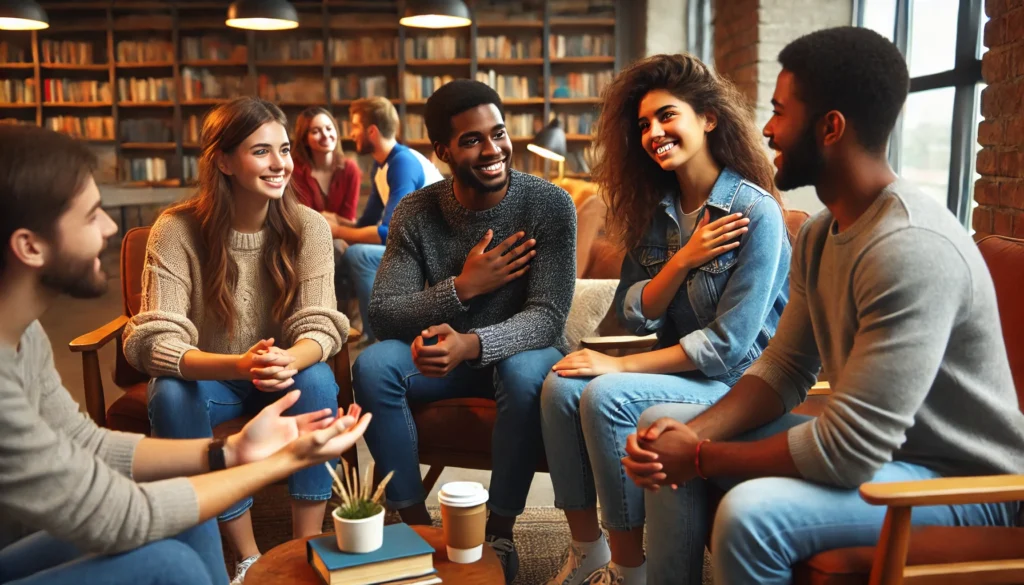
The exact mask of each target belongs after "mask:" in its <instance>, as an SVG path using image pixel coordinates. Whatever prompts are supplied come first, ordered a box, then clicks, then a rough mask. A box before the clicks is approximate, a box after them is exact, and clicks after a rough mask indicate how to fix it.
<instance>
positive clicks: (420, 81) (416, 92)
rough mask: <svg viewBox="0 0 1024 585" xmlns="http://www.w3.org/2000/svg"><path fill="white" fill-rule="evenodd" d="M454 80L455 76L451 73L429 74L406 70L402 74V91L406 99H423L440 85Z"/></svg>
mask: <svg viewBox="0 0 1024 585" xmlns="http://www.w3.org/2000/svg"><path fill="white" fill-rule="evenodd" d="M454 80H455V77H453V76H451V75H436V76H430V75H416V74H415V73H409V72H406V73H404V74H403V75H402V91H403V93H404V95H405V99H407V100H424V99H427V98H428V97H430V94H432V93H434V92H435V91H437V90H438V88H440V87H441V86H442V85H444V84H446V83H448V82H449V81H454Z"/></svg>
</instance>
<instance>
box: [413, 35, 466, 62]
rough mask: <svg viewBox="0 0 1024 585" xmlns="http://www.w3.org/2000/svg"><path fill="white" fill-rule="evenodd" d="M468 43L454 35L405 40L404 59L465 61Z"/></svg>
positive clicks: (423, 36) (426, 36)
mask: <svg viewBox="0 0 1024 585" xmlns="http://www.w3.org/2000/svg"><path fill="white" fill-rule="evenodd" d="M468 45H469V43H468V42H467V41H466V38H465V37H461V36H460V37H457V36H454V35H448V34H445V35H418V36H414V37H409V38H407V39H405V58H406V59H434V60H444V59H467V58H469V50H468V49H469V47H468Z"/></svg>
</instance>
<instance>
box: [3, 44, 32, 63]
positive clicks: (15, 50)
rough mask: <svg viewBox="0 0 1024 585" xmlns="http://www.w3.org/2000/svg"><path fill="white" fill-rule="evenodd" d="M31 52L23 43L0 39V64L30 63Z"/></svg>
mask: <svg viewBox="0 0 1024 585" xmlns="http://www.w3.org/2000/svg"><path fill="white" fill-rule="evenodd" d="M31 62H32V53H31V51H29V49H28V48H27V47H25V46H24V45H17V44H14V43H9V42H7V41H0V64H2V65H10V64H16V63H31Z"/></svg>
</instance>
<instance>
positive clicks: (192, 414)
mask: <svg viewBox="0 0 1024 585" xmlns="http://www.w3.org/2000/svg"><path fill="white" fill-rule="evenodd" d="M285 123H286V119H285V117H284V114H282V113H281V110H280V109H278V108H277V106H275V105H274V104H271V103H270V102H266V101H263V100H260V99H257V98H251V97H246V98H238V99H236V100H234V101H232V102H230V103H228V104H225V105H223V106H220V107H218V108H216V109H214V110H213V111H211V112H210V113H209V115H208V116H207V117H206V120H205V122H204V123H203V130H202V136H201V142H202V147H203V152H202V156H201V159H200V163H199V175H200V176H199V189H198V191H197V194H196V196H195V197H193V198H192V199H190V200H188V201H186V202H184V203H182V204H180V205H178V206H175V207H173V208H171V209H169V210H167V211H165V212H164V213H163V214H162V215H161V216H160V218H159V219H158V220H157V221H156V224H155V225H154V226H153V230H152V232H151V233H150V237H149V244H148V247H147V250H146V267H145V271H144V273H143V293H142V308H141V310H140V312H139V314H137V315H136V316H135V317H134V318H132V320H131V322H130V323H129V325H128V326H127V327H126V328H125V333H124V350H125V356H126V357H127V358H128V361H129V362H130V363H131V364H132V365H133V366H134V367H136V368H138V369H140V370H143V371H145V372H147V373H148V374H150V375H151V376H153V381H152V382H151V383H150V387H149V416H150V422H151V423H152V428H153V434H154V436H157V437H169V438H195V437H209V436H211V435H212V430H213V427H215V426H216V425H218V424H220V423H222V422H225V421H227V420H230V419H233V418H236V417H239V416H241V415H243V414H245V413H250V412H257V411H258V410H259V409H260V408H262V407H263V406H264V405H266V404H269V403H270V402H273V401H274V400H276V399H277V398H279V397H281V396H282V395H283V394H284V393H285V391H286V390H289V389H293V388H298V389H301V390H302V394H301V397H300V398H299V400H298V402H296V404H295V405H294V406H293V407H292V408H291V409H290V411H289V414H299V413H306V412H315V411H318V410H321V409H324V408H330V409H331V410H332V411H336V409H337V393H338V386H337V384H336V383H335V382H334V376H333V375H332V373H331V371H330V368H329V367H328V366H327V365H326V364H325V363H324V362H325V361H326V360H327V359H328V358H329V357H330V356H332V355H334V354H335V353H337V352H338V351H339V349H340V348H341V346H342V344H343V343H344V342H345V340H346V337H347V335H348V328H349V323H348V319H347V318H346V317H345V316H344V315H342V314H341V313H339V312H338V311H337V310H336V300H335V296H334V274H333V272H334V268H333V267H334V259H333V248H332V243H331V233H330V229H329V228H328V226H327V222H326V221H325V220H324V219H323V218H322V217H321V216H320V215H319V214H317V213H316V212H314V211H312V210H309V209H307V208H305V207H303V206H300V205H298V204H297V203H296V202H295V199H294V195H293V194H292V193H291V191H290V189H289V188H288V180H289V179H290V177H291V173H292V159H291V155H290V151H289V149H290V145H289V142H288V132H287V130H286V129H285ZM288 487H289V492H290V494H291V496H292V531H293V533H294V536H295V537H302V536H308V535H312V534H317V533H319V532H320V528H321V526H322V521H323V517H324V508H325V506H326V504H327V500H328V499H329V498H330V495H331V479H330V477H329V476H328V473H327V470H325V469H324V468H323V467H322V466H319V467H315V468H310V469H305V470H303V471H300V472H298V473H295V474H294V475H292V476H291V477H290V478H289V481H288ZM251 505H252V500H251V499H247V500H245V501H242V502H239V503H238V504H237V505H236V506H234V507H232V508H230V509H229V510H228V511H226V512H225V513H224V514H222V515H221V516H220V518H219V520H220V522H221V527H222V530H223V531H224V532H225V533H226V534H227V536H228V540H229V541H230V542H231V544H232V545H233V547H234V548H235V550H236V552H237V553H238V555H239V558H241V559H244V560H243V561H242V562H241V563H239V564H238V566H237V570H236V578H235V581H234V582H237V583H241V581H242V578H243V577H244V574H245V571H246V570H247V569H248V567H249V566H250V565H251V564H252V563H253V562H254V561H255V560H256V558H258V556H259V550H258V549H257V547H256V542H255V539H254V537H253V531H252V522H251V519H250V516H249V507H250V506H251Z"/></svg>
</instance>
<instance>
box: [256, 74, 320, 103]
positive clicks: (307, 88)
mask: <svg viewBox="0 0 1024 585" xmlns="http://www.w3.org/2000/svg"><path fill="white" fill-rule="evenodd" d="M256 88H257V92H258V95H259V96H260V97H261V98H263V99H265V100H269V101H272V102H308V103H311V104H314V103H322V102H324V101H325V100H324V79H323V78H322V77H293V78H290V79H280V78H276V79H271V78H270V77H269V76H267V75H260V76H259V79H258V82H257V86H256Z"/></svg>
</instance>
